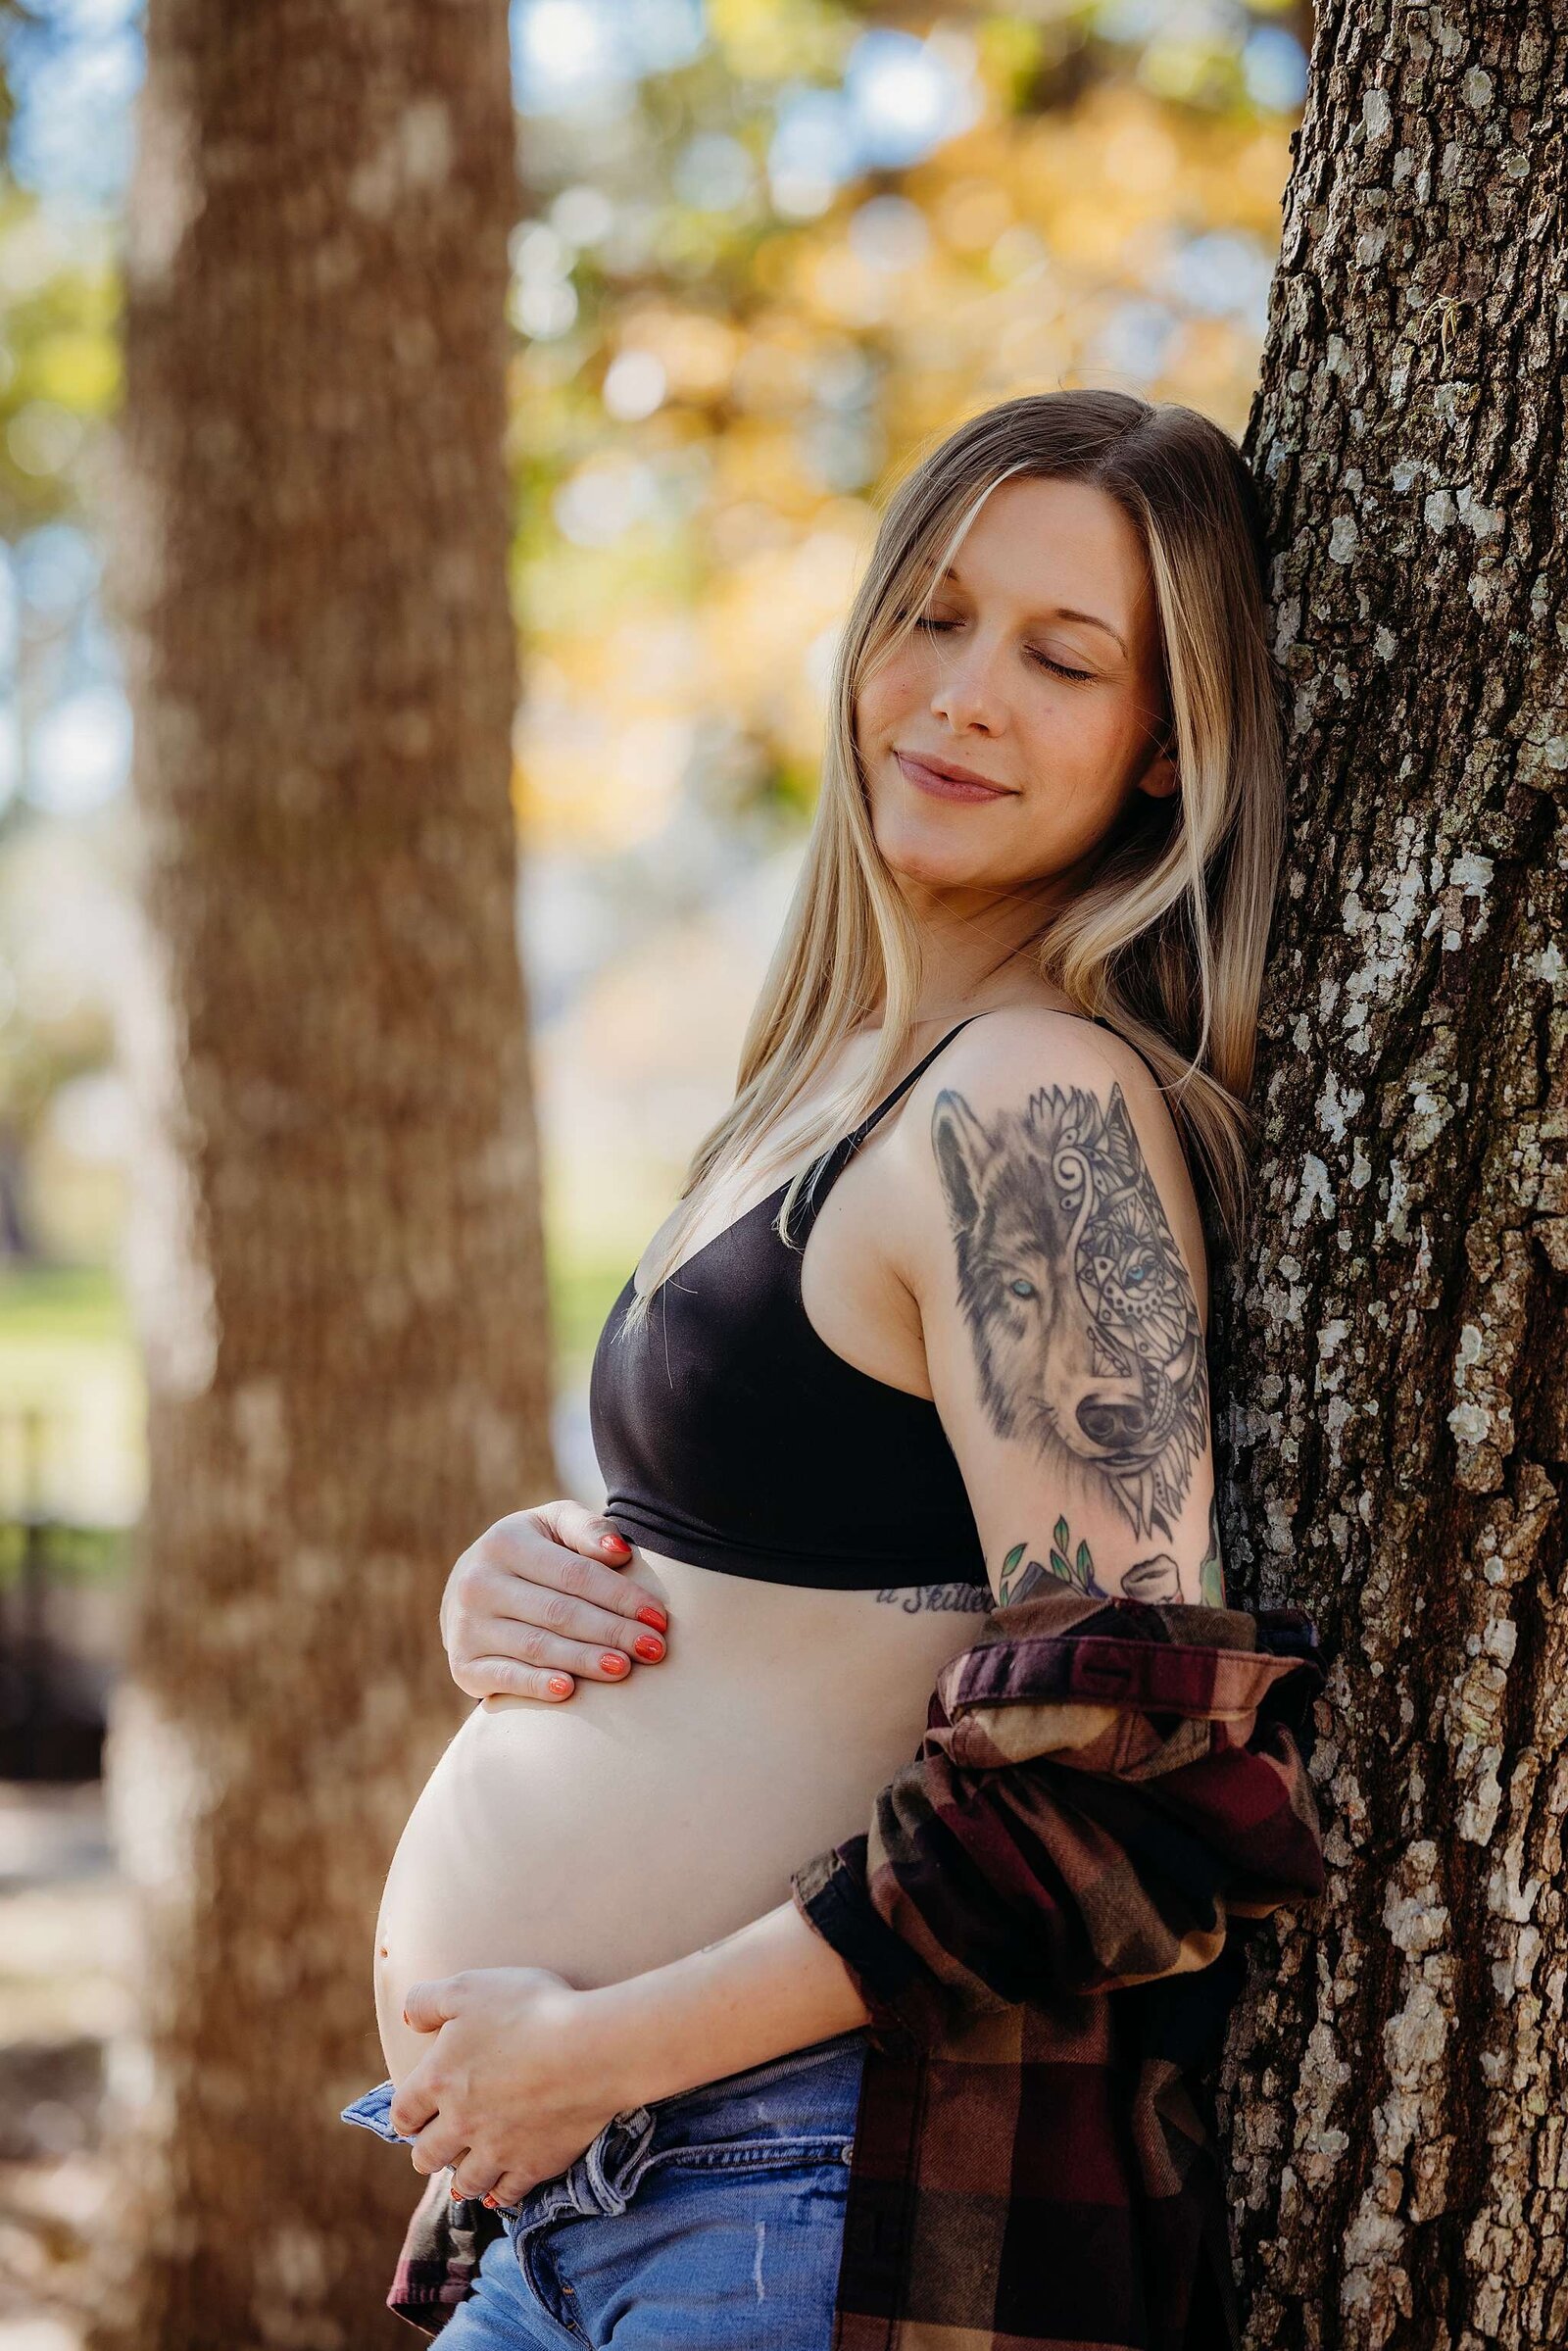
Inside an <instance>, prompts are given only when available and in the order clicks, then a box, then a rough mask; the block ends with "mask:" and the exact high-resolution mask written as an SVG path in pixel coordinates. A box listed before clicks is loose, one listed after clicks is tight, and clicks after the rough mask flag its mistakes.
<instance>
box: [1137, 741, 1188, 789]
mask: <svg viewBox="0 0 1568 2351" xmlns="http://www.w3.org/2000/svg"><path fill="white" fill-rule="evenodd" d="M1180 782H1181V777H1180V776H1179V775H1178V774H1177V772H1176V759H1175V755H1174V754H1173V753H1171V752H1168V751H1159V752H1156V753H1155V754H1154V756H1153V758H1152V759H1151V760H1150V762H1149V765H1148V766H1147V767H1146V768H1145V769H1144V772H1143V774H1142V775H1141V776H1140V777H1139V778H1138V789H1139V791H1140V792H1147V793H1148V794H1149V797H1150V798H1151V800H1168V799H1169V798H1170V796H1171V794H1172V793H1173V792H1174V791H1175V790H1176V788H1177V786H1178V784H1179V783H1180Z"/></svg>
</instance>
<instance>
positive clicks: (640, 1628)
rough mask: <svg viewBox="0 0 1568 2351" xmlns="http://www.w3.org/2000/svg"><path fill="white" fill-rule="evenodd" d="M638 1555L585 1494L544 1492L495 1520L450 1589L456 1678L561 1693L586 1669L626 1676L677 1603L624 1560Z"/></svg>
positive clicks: (660, 1634) (521, 1693) (445, 1633)
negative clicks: (547, 1495) (568, 1497)
mask: <svg viewBox="0 0 1568 2351" xmlns="http://www.w3.org/2000/svg"><path fill="white" fill-rule="evenodd" d="M631 1556H632V1550H631V1546H630V1544H629V1543H627V1542H626V1541H625V1539H624V1537H623V1536H621V1535H618V1534H617V1533H616V1531H615V1529H614V1528H613V1526H612V1525H611V1523H610V1521H609V1519H608V1518H605V1517H602V1516H600V1515H599V1514H597V1513H596V1512H594V1511H591V1510H585V1509H584V1508H583V1506H582V1504H581V1503H580V1502H573V1501H557V1502H539V1503H537V1504H536V1505H535V1506H534V1508H533V1509H531V1510H511V1511H509V1512H508V1513H507V1515H506V1517H505V1518H498V1519H497V1520H496V1521H495V1523H494V1525H493V1526H489V1527H486V1529H485V1531H484V1533H483V1534H482V1535H481V1536H480V1537H479V1538H478V1539H477V1541H476V1542H474V1543H469V1545H468V1547H467V1549H466V1551H465V1552H464V1553H463V1555H462V1557H461V1558H460V1559H459V1560H458V1562H457V1564H456V1566H455V1567H454V1568H453V1570H452V1573H451V1575H450V1576H449V1577H448V1578H447V1586H446V1591H445V1592H443V1593H442V1596H441V1640H442V1643H443V1645H444V1647H445V1649H446V1652H447V1657H448V1660H449V1662H450V1664H451V1667H452V1679H453V1680H454V1682H456V1684H457V1686H458V1688H459V1689H460V1690H466V1692H467V1694H468V1695H469V1697H471V1698H487V1697H493V1696H498V1695H500V1696H507V1697H527V1698H543V1699H545V1700H546V1701H547V1702H548V1703H549V1704H552V1705H559V1704H560V1702H561V1701H562V1700H563V1699H564V1698H569V1697H570V1695H571V1693H572V1690H574V1689H575V1687H576V1684H577V1681H578V1680H584V1681H590V1682H623V1681H625V1679H626V1678H627V1676H628V1675H629V1674H630V1672H631V1671H632V1669H633V1667H634V1665H639V1664H640V1665H657V1664H658V1663H659V1661H660V1659H661V1658H662V1656H663V1654H664V1635H665V1633H666V1631H667V1630H668V1625H669V1618H668V1613H667V1611H666V1610H665V1608H664V1605H663V1601H662V1597H661V1595H660V1593H659V1592H656V1591H652V1590H650V1588H649V1587H648V1586H647V1585H646V1584H639V1583H637V1582H636V1581H635V1580H634V1579H633V1578H632V1577H630V1576H628V1575H625V1574H623V1573H621V1572H619V1570H620V1568H621V1567H622V1566H623V1565H624V1563H625V1562H626V1561H627V1560H629V1559H630V1558H631Z"/></svg>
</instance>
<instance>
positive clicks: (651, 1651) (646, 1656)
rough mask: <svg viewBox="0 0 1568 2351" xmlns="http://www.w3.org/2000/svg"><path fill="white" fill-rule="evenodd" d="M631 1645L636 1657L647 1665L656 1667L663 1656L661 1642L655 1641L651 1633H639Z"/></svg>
mask: <svg viewBox="0 0 1568 2351" xmlns="http://www.w3.org/2000/svg"><path fill="white" fill-rule="evenodd" d="M631 1645H632V1648H633V1650H634V1652H635V1653H636V1655H637V1656H639V1657H641V1658H642V1659H643V1660H644V1662H645V1663H646V1664H648V1665H657V1664H658V1663H659V1660H660V1658H661V1657H662V1655H663V1654H664V1644H663V1642H662V1641H656V1640H655V1639H654V1637H653V1635H652V1633H639V1634H638V1636H637V1638H636V1640H635V1641H633V1642H632V1644H631Z"/></svg>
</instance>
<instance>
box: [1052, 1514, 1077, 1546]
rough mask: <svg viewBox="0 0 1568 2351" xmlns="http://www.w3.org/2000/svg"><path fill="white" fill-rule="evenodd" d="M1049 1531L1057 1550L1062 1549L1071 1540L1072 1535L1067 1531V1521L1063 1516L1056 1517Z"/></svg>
mask: <svg viewBox="0 0 1568 2351" xmlns="http://www.w3.org/2000/svg"><path fill="white" fill-rule="evenodd" d="M1051 1533H1052V1540H1053V1541H1054V1543H1055V1545H1056V1548H1057V1550H1058V1551H1064V1550H1065V1549H1066V1548H1067V1545H1068V1543H1070V1542H1071V1541H1072V1537H1071V1536H1070V1535H1069V1534H1068V1532H1067V1521H1066V1520H1065V1519H1064V1518H1058V1519H1057V1521H1056V1523H1055V1525H1054V1527H1053V1528H1052V1530H1051Z"/></svg>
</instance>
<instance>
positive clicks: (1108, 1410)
mask: <svg viewBox="0 0 1568 2351" xmlns="http://www.w3.org/2000/svg"><path fill="white" fill-rule="evenodd" d="M1078 1426H1079V1427H1080V1428H1081V1429H1082V1431H1083V1433H1084V1435H1085V1436H1086V1437H1087V1438H1088V1439H1089V1442H1090V1443H1091V1445H1104V1446H1106V1447H1107V1449H1110V1450H1119V1449H1122V1448H1124V1447H1125V1446H1127V1445H1136V1444H1137V1443H1138V1440H1139V1439H1140V1438H1141V1437H1143V1436H1145V1435H1146V1434H1147V1433H1148V1429H1149V1408H1148V1406H1147V1405H1146V1404H1144V1403H1142V1402H1141V1401H1140V1400H1139V1398H1138V1397H1137V1396H1084V1397H1083V1398H1082V1400H1081V1401H1080V1403H1079V1406H1078Z"/></svg>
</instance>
